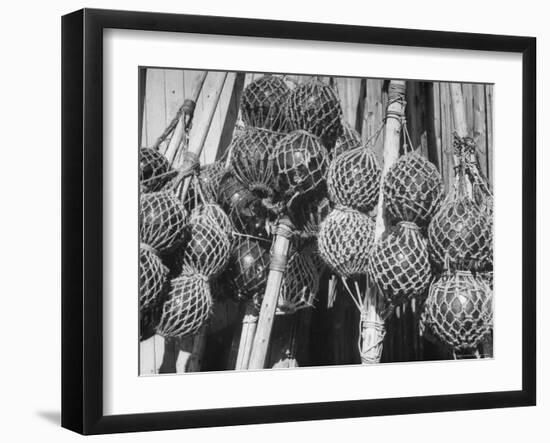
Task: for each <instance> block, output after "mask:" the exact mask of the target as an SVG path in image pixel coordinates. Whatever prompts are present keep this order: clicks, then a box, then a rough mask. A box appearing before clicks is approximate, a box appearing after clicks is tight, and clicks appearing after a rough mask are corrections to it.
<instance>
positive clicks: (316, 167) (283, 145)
mask: <svg viewBox="0 0 550 443" xmlns="http://www.w3.org/2000/svg"><path fill="white" fill-rule="evenodd" d="M272 162H273V173H274V175H275V178H276V183H277V190H278V191H279V192H280V193H281V194H282V195H283V197H284V199H285V200H287V201H288V204H289V205H291V204H292V200H293V199H295V198H297V197H308V196H311V195H312V194H314V193H320V194H323V193H324V192H325V190H326V181H325V174H326V171H327V168H328V156H327V151H326V149H325V148H324V147H323V146H322V145H321V143H319V139H318V138H317V137H315V136H313V135H311V134H310V133H308V132H306V131H294V132H291V133H290V134H288V135H286V136H285V137H283V138H282V139H281V140H280V141H279V142H278V143H277V145H276V146H275V149H274V152H273V156H272Z"/></svg>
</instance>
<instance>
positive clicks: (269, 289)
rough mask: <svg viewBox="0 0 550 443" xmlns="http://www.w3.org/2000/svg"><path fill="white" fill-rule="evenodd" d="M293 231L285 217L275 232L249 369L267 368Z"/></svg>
mask: <svg viewBox="0 0 550 443" xmlns="http://www.w3.org/2000/svg"><path fill="white" fill-rule="evenodd" d="M293 229H294V225H293V224H292V222H291V221H290V220H289V219H288V218H287V217H283V218H282V219H281V220H280V221H279V224H278V225H277V229H276V230H275V238H274V241H273V248H272V252H271V263H270V264H269V275H268V277H267V286H266V289H265V294H264V299H263V301H262V307H261V309H260V316H259V318H258V327H257V330H256V335H255V336H254V342H253V344H252V352H251V355H250V361H249V364H248V369H262V368H264V366H265V361H266V355H267V348H268V346H269V339H270V337H271V330H272V329H273V320H274V318H275V311H276V309H277V301H278V299H279V291H280V289H281V283H282V281H283V275H284V271H285V268H286V263H287V255H288V248H289V246H290V237H291V235H292V231H293Z"/></svg>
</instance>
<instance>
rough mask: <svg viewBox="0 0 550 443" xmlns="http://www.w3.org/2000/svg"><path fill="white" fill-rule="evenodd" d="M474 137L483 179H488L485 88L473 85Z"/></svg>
mask: <svg viewBox="0 0 550 443" xmlns="http://www.w3.org/2000/svg"><path fill="white" fill-rule="evenodd" d="M472 90H473V98H474V100H473V112H474V118H473V120H474V127H473V137H474V140H476V145H477V160H478V163H479V169H480V171H481V174H482V175H483V177H485V178H487V119H486V117H487V116H486V108H485V86H484V85H473V86H472Z"/></svg>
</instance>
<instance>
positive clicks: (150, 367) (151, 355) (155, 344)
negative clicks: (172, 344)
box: [139, 335, 164, 375]
mask: <svg viewBox="0 0 550 443" xmlns="http://www.w3.org/2000/svg"><path fill="white" fill-rule="evenodd" d="M163 360H164V338H162V337H161V336H160V335H153V336H152V337H150V338H148V339H147V340H143V341H141V342H140V343H139V362H140V365H139V373H140V374H141V375H152V374H158V373H159V371H160V367H161V365H162V362H163Z"/></svg>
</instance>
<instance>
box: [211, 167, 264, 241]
mask: <svg viewBox="0 0 550 443" xmlns="http://www.w3.org/2000/svg"><path fill="white" fill-rule="evenodd" d="M219 202H220V205H221V207H222V208H223V210H224V211H225V213H226V214H227V215H228V216H229V219H230V220H231V222H232V223H233V227H234V228H235V230H236V231H237V232H240V233H243V234H248V235H252V236H254V237H261V238H268V237H269V233H268V231H267V229H266V226H267V222H268V220H269V215H270V214H269V212H268V210H267V208H266V207H265V206H264V204H263V203H262V199H261V198H260V197H258V196H257V195H255V194H253V193H252V192H250V191H249V190H248V189H246V188H245V187H244V185H243V184H242V183H241V182H240V181H238V180H237V179H236V178H235V177H234V176H233V173H232V172H228V173H226V175H225V176H224V177H223V179H222V183H221V185H220V198H219Z"/></svg>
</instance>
